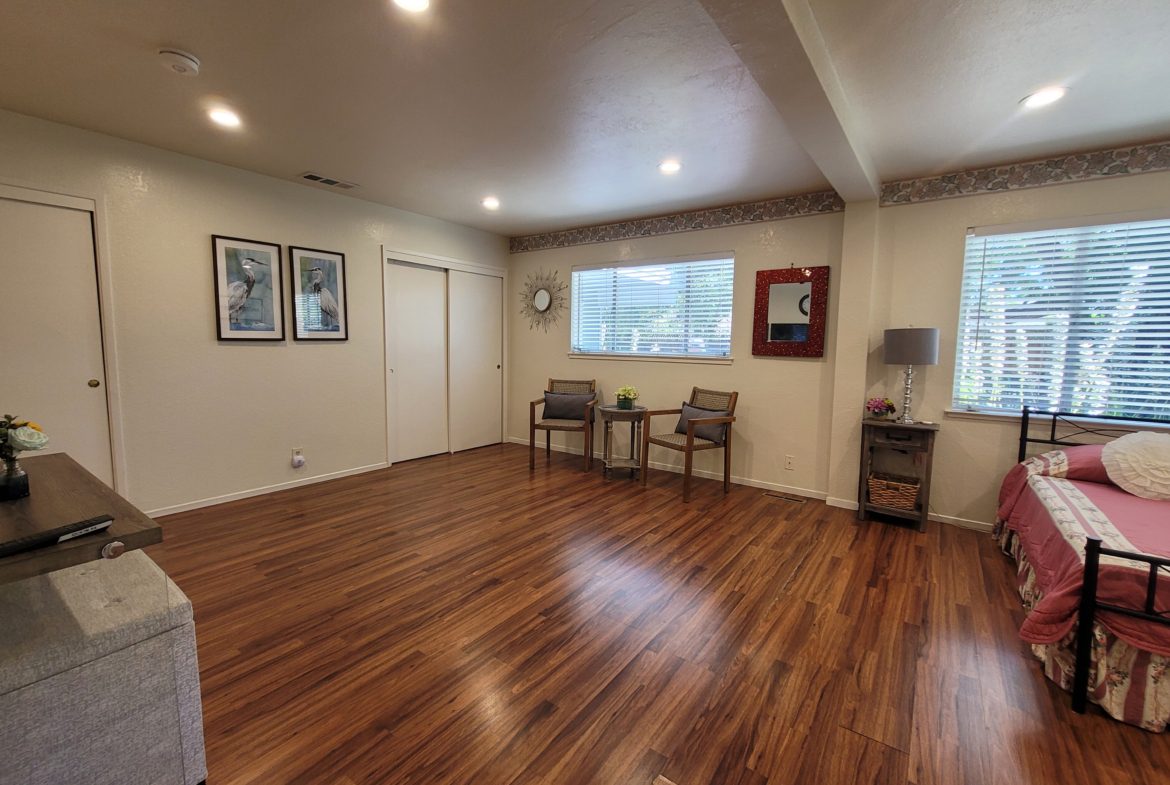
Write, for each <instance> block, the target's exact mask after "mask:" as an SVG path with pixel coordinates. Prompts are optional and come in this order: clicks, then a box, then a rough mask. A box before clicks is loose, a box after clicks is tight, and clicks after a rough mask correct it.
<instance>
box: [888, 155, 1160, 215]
mask: <svg viewBox="0 0 1170 785" xmlns="http://www.w3.org/2000/svg"><path fill="white" fill-rule="evenodd" d="M1167 170H1170V141H1165V142H1152V143H1150V144H1140V145H1134V146H1132V147H1118V148H1116V149H1113V150H1097V151H1095V152H1090V153H1073V154H1072V155H1062V156H1056V157H1053V158H1045V159H1042V160H1038V161H1026V162H1024V163H1017V164H1005V165H1004V166H989V167H987V168H985V169H970V170H968V171H965V172H954V173H952V174H944V175H939V176H937V177H920V178H916V179H912V180H899V181H898V182H893V183H884V184H883V185H882V195H881V202H880V204H881V205H882V206H883V207H889V206H891V205H898V204H913V203H915V202H929V201H933V200H935V199H952V198H955V197H958V196H973V195H975V194H986V193H993V192H996V191H1012V190H1016V189H1019V188H1038V187H1040V186H1043V185H1057V184H1060V183H1071V182H1077V181H1081V180H1097V179H1100V178H1102V177H1114V176H1117V175H1125V174H1144V173H1147V172H1162V171H1167Z"/></svg>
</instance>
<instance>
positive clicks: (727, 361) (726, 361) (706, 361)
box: [569, 352, 735, 365]
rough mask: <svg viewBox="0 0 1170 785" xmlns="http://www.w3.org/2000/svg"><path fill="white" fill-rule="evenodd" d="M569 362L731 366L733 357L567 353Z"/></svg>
mask: <svg viewBox="0 0 1170 785" xmlns="http://www.w3.org/2000/svg"><path fill="white" fill-rule="evenodd" d="M569 359H570V360H621V361H623V362H631V361H632V362H648V363H691V364H694V365H731V364H732V362H734V361H735V358H734V357H680V356H678V355H673V354H663V355H653V354H602V353H596V354H594V353H583V352H569Z"/></svg>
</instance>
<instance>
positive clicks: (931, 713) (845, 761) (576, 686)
mask: <svg viewBox="0 0 1170 785" xmlns="http://www.w3.org/2000/svg"><path fill="white" fill-rule="evenodd" d="M162 524H163V526H164V528H165V530H166V534H167V539H166V542H164V543H163V544H161V545H159V546H154V547H152V548H151V549H150V551H149V552H150V553H151V555H152V556H153V557H154V558H155V559H156V560H157V561H158V562H159V563H160V564H161V565H162V566H163V567H164V569H166V570H167V571H168V572H169V573H170V574H171V575H172V577H173V578H174V579H175V580H176V582H177V583H178V584H179V585H180V586H181V587H182V588H183V590H184V591H185V592H186V593H187V594H188V596H190V597H191V599H192V601H193V603H194V606H195V614H196V621H197V628H196V629H197V637H198V645H199V658H200V670H201V674H202V679H203V685H202V686H203V693H204V711H205V725H206V737H207V754H208V761H209V766H210V770H211V777H210V779H209V781H212V782H215V783H216V784H217V785H237V784H238V783H273V782H282V783H284V782H288V783H310V782H313V783H316V782H322V783H334V782H337V783H354V784H355V785H356V784H357V783H370V784H371V785H373V784H374V783H377V784H378V785H382V784H384V783H385V784H389V783H427V785H446V784H447V783H450V784H451V785H455V784H456V783H458V784H459V785H465V783H469V782H474V783H477V785H554V784H555V785H576V784H577V783H581V785H585V784H586V783H589V784H590V785H598V784H601V785H607V784H608V783H614V784H615V785H616V784H619V783H620V785H627V783H628V784H630V785H729V784H731V783H743V784H750V785H763V784H765V783H772V784H773V785H775V784H777V783H793V782H796V783H805V782H809V783H813V782H816V783H822V782H823V783H829V784H830V785H836V784H837V783H853V782H866V783H871V782H872V783H882V784H883V785H885V784H886V783H898V784H900V783H908V782H912V783H916V785H917V784H921V785H926V784H927V783H930V784H931V785H935V784H936V783H937V784H940V785H950V784H952V783H953V784H955V785H959V784H965V783H981V785H982V784H983V783H1019V782H1029V783H1041V784H1043V783H1057V782H1060V783H1067V782H1096V781H1101V782H1106V781H1107V782H1110V783H1111V785H1113V784H1116V783H1121V784H1122V785H1124V783H1127V782H1134V783H1137V782H1157V781H1160V780H1159V778H1160V777H1163V776H1164V772H1165V770H1166V769H1167V767H1170V737H1164V736H1154V735H1152V734H1148V733H1144V732H1143V731H1140V730H1137V729H1135V728H1130V727H1128V726H1124V725H1120V724H1119V723H1116V722H1113V721H1111V720H1108V719H1106V718H1104V717H1102V716H1101V715H1100V714H1099V713H1092V712H1091V713H1090V714H1087V715H1084V716H1080V715H1075V714H1073V713H1072V712H1071V710H1070V709H1069V708H1068V700H1067V696H1066V695H1065V694H1064V693H1062V692H1060V691H1059V690H1057V689H1055V688H1054V687H1052V686H1051V685H1050V684H1049V683H1048V682H1047V681H1046V680H1045V679H1044V677H1043V674H1042V673H1041V672H1040V669H1039V666H1038V664H1037V663H1036V662H1035V661H1034V660H1033V659H1032V658H1031V655H1030V653H1029V651H1028V649H1027V647H1026V646H1023V645H1022V644H1021V643H1020V641H1019V639H1018V637H1017V635H1016V628H1017V626H1018V624H1019V621H1020V613H1019V603H1018V601H1017V600H1016V599H1015V596H1014V594H1013V592H1014V583H1013V581H1014V572H1013V568H1012V565H1011V562H1010V560H1009V559H1007V557H1004V556H1003V555H1002V554H1000V553H998V552H997V551H996V548H995V546H994V543H993V542H992V541H991V539H990V537H988V536H986V535H982V534H977V533H974V532H970V531H963V530H959V529H955V528H952V527H946V526H939V525H936V524H930V525H929V526H928V528H927V531H926V532H925V533H921V534H920V533H918V532H915V531H913V530H911V529H906V528H898V527H891V526H887V525H885V524H882V523H880V522H876V521H862V522H859V521H856V520H855V519H854V517H853V515H852V514H851V513H849V512H848V511H845V510H839V509H833V508H829V507H826V506H825V505H823V504H820V503H816V502H811V501H810V502H807V503H805V504H792V503H788V502H784V501H782V500H778V499H775V498H772V497H768V496H765V495H764V494H763V493H762V492H761V491H759V490H758V489H753V488H747V487H743V486H733V488H732V491H731V493H730V494H729V495H727V496H724V494H723V493H722V488H721V483H719V482H717V481H709V480H695V484H694V489H693V498H692V501H691V503H690V504H688V505H684V504H682V502H681V499H680V496H679V490H678V486H677V481H675V480H674V479H672V478H671V477H670V476H667V475H666V474H665V473H661V472H656V473H654V474H653V475H652V476H651V478H650V482H649V485H648V487H646V488H645V489H643V488H642V487H641V486H640V485H639V484H637V483H627V482H621V481H614V480H610V481H606V480H604V479H603V478H602V476H601V473H600V471H597V472H594V473H591V474H582V473H581V471H580V464H579V459H578V458H575V457H573V456H570V455H560V454H556V455H554V456H553V458H552V460H551V462H550V464H549V465H547V466H544V465H540V466H538V468H537V469H536V470H535V471H529V470H528V467H527V451H526V450H525V449H524V448H523V447H517V446H513V445H502V446H499V447H488V448H482V449H479V450H473V451H470V452H467V453H461V454H459V455H454V456H439V457H435V458H429V459H424V460H420V461H412V462H409V463H406V464H400V465H396V466H394V467H393V468H391V469H388V470H383V471H378V472H371V473H369V474H365V475H361V476H356V477H347V478H343V479H339V480H335V481H331V482H327V483H322V484H320V485H314V486H311V487H306V488H298V489H294V490H290V491H285V492H281V493H277V494H273V495H270V496H265V497H258V498H255V499H247V500H241V501H238V502H232V503H230V504H225V505H221V506H219V507H215V508H208V509H204V510H198V511H193V512H188V513H182V514H179V515H174V516H171V517H169V518H166V519H163V521H162Z"/></svg>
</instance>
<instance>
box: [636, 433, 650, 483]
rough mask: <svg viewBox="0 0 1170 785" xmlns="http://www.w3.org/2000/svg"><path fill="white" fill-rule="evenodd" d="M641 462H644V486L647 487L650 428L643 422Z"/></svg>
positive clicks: (639, 458) (642, 470) (642, 469)
mask: <svg viewBox="0 0 1170 785" xmlns="http://www.w3.org/2000/svg"><path fill="white" fill-rule="evenodd" d="M638 461H639V463H641V464H642V468H641V474H642V487H643V488H645V487H646V476H647V475H648V474H649V473H650V429H649V428H647V427H646V424H645V423H643V424H642V454H641V455H639V456H638Z"/></svg>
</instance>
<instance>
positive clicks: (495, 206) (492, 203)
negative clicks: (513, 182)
mask: <svg viewBox="0 0 1170 785" xmlns="http://www.w3.org/2000/svg"><path fill="white" fill-rule="evenodd" d="M395 2H397V0H395ZM480 204H482V205H483V206H484V209H485V210H499V209H500V200H499V199H497V198H496V197H494V196H485V197H484V198H483V201H482V202H480Z"/></svg>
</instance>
